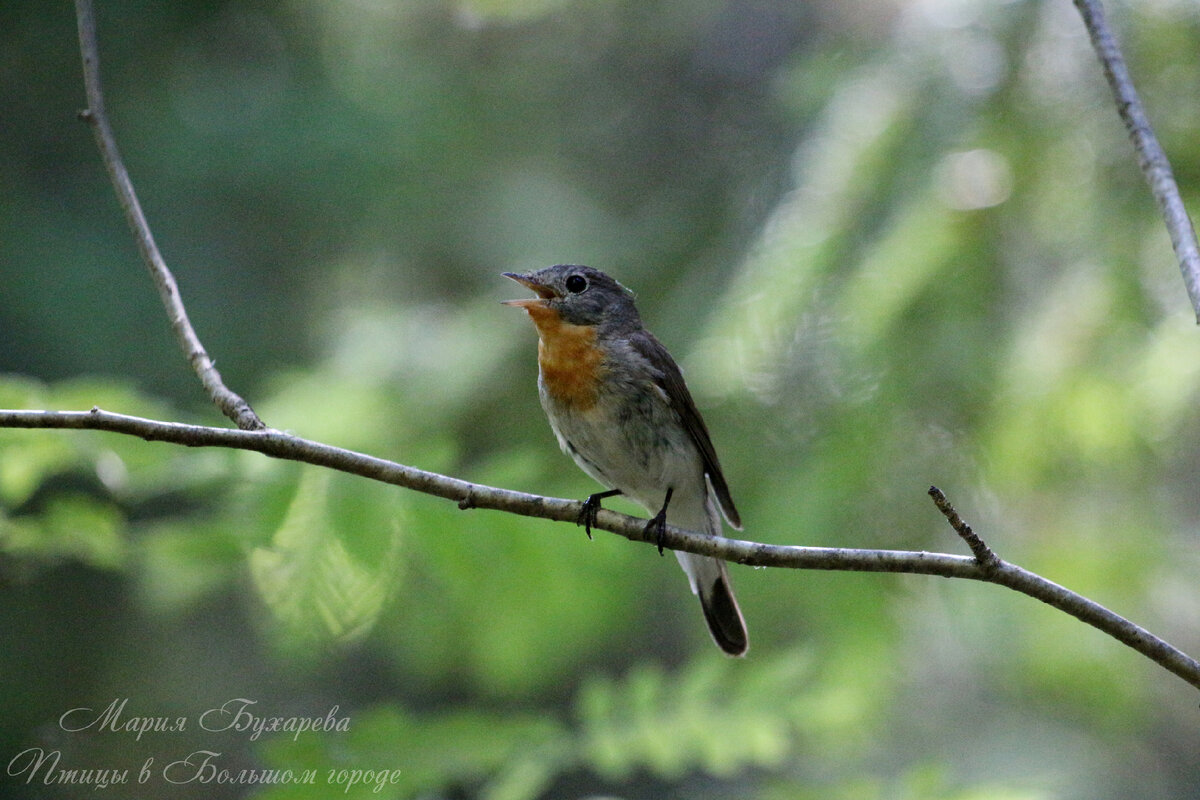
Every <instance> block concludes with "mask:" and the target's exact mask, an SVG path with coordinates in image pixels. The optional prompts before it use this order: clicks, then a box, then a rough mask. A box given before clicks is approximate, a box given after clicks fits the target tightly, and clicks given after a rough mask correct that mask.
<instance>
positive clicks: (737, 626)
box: [675, 550, 750, 656]
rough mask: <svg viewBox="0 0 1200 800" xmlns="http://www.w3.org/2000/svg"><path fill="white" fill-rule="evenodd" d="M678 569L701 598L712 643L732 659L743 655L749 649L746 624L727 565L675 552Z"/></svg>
mask: <svg viewBox="0 0 1200 800" xmlns="http://www.w3.org/2000/svg"><path fill="white" fill-rule="evenodd" d="M675 557H676V558H678V559H679V566H681V567H683V571H684V572H686V573H687V576H688V580H689V581H690V582H691V584H692V591H693V592H695V594H696V596H697V597H699V598H700V607H701V608H702V609H704V621H705V622H707V623H708V632H709V633H711V634H712V638H713V641H714V642H716V643H717V647H720V648H721V649H722V650H724V651H725V652H726V653H727V654H729V655H731V656H744V655H746V651H747V650H748V649H749V648H750V639H749V637H748V635H747V634H746V621H745V619H743V618H742V610H741V609H740V608H738V604H737V598H735V597H734V596H733V585H732V584H731V583H730V582H729V574H728V572H727V571H726V569H725V562H724V561H721V560H720V559H717V558H708V557H707V556H697V555H693V554H692V553H684V552H681V551H678V550H677V551H675Z"/></svg>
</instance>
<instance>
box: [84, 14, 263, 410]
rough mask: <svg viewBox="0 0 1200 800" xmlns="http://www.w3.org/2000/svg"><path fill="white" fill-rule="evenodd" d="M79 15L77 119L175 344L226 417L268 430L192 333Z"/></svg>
mask: <svg viewBox="0 0 1200 800" xmlns="http://www.w3.org/2000/svg"><path fill="white" fill-rule="evenodd" d="M75 15H76V17H77V19H78V22H79V49H80V52H81V54H82V56H83V82H84V87H85V89H86V90H87V101H88V108H87V110H86V111H82V112H80V114H79V116H80V118H81V119H83V120H84V121H86V122H87V123H88V124H90V125H91V126H92V131H93V132H94V133H95V134H96V144H97V145H98V146H99V148H100V155H101V156H102V157H103V158H104V166H105V167H107V168H108V175H109V178H110V179H111V180H112V184H113V188H114V189H115V190H116V192H117V199H118V200H120V202H121V208H122V209H123V210H124V211H125V218H126V220H127V221H128V222H129V227H130V229H131V230H132V231H133V238H134V240H135V241H136V242H137V247H138V251H139V252H140V253H141V255H142V261H144V262H145V264H146V268H147V269H149V270H150V275H151V277H152V278H154V283H155V285H156V286H157V287H158V294H159V297H160V298H161V299H162V302H163V306H165V307H166V310H167V317H168V318H169V319H170V321H171V328H172V329H173V330H174V331H175V339H176V340H177V341H178V342H179V346H180V348H182V349H183V353H184V355H185V356H187V359H188V363H189V364H191V365H192V369H193V370H194V371H195V373H196V375H197V376H198V377H199V378H200V382H201V383H202V384H203V385H204V388H205V390H206V391H207V392H208V394H209V396H210V397H211V398H212V400H213V402H214V403H216V404H217V407H218V408H220V409H221V411H222V412H223V413H224V414H225V416H227V417H229V418H230V419H231V420H233V421H234V422H235V423H237V426H238V427H239V428H241V429H243V430H251V431H253V430H262V429H264V428H266V425H264V424H263V422H262V420H260V419H259V418H258V415H256V414H255V413H254V410H253V409H251V408H250V404H249V403H247V402H246V401H245V400H243V399H242V398H241V397H240V396H238V395H237V394H235V393H234V392H232V391H230V389H229V388H228V387H226V386H225V383H224V381H222V380H221V373H219V372H217V368H216V367H215V366H214V365H213V361H212V359H211V358H209V356H208V351H206V350H205V349H204V345H203V344H201V343H200V338H199V337H198V336H197V335H196V331H195V329H194V328H192V323H191V322H190V321H189V320H188V315H187V309H185V308H184V305H183V300H182V299H181V298H180V296H179V286H178V285H176V283H175V276H174V275H172V274H171V270H170V269H168V268H167V264H166V262H165V261H164V260H163V257H162V254H161V253H160V252H159V250H158V245H156V244H155V243H154V236H153V234H151V232H150V226H149V224H147V222H146V217H145V215H144V214H143V213H142V206H141V203H139V202H138V199H137V193H136V192H134V189H133V182H132V181H131V180H130V179H129V173H128V172H127V171H126V170H125V163H124V162H123V161H122V160H121V154H120V153H119V152H118V150H117V140H116V138H115V137H114V136H113V132H112V128H111V127H110V125H109V122H108V114H107V112H106V111H105V109H104V93H103V91H102V90H101V87H100V56H99V48H98V47H97V45H96V17H95V14H94V12H93V10H92V0H75Z"/></svg>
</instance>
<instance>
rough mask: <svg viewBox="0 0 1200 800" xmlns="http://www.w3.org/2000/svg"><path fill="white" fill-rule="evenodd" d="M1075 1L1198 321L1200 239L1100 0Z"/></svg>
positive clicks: (1199, 319)
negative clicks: (1135, 154) (1169, 239)
mask: <svg viewBox="0 0 1200 800" xmlns="http://www.w3.org/2000/svg"><path fill="white" fill-rule="evenodd" d="M1075 7H1076V8H1077V9H1079V14H1080V16H1081V17H1083V24H1084V25H1085V26H1086V27H1087V30H1088V35H1089V36H1090V37H1091V40H1092V48H1093V49H1094V50H1095V51H1096V55H1098V56H1099V57H1100V64H1101V66H1103V67H1104V76H1105V77H1106V78H1107V79H1108V85H1109V86H1110V87H1111V88H1112V93H1113V98H1114V99H1115V100H1116V102H1117V112H1118V113H1120V115H1121V119H1122V120H1123V121H1124V123H1125V128H1126V130H1128V131H1129V138H1130V139H1131V140H1133V147H1134V150H1136V151H1137V156H1138V166H1140V167H1141V168H1142V174H1143V175H1145V176H1146V182H1147V183H1149V184H1150V191H1151V193H1153V195H1154V199H1155V201H1156V202H1157V203H1158V208H1159V211H1160V212H1161V213H1162V216H1163V222H1165V223H1166V226H1167V232H1168V233H1169V234H1170V235H1171V246H1172V247H1174V248H1175V257H1176V258H1178V259H1179V269H1180V271H1181V272H1182V273H1183V283H1184V286H1186V287H1187V293H1188V297H1189V298H1190V299H1191V301H1192V308H1193V309H1195V311H1196V319H1197V321H1198V322H1200V245H1197V243H1196V231H1195V229H1194V228H1193V227H1192V220H1191V218H1190V217H1188V213H1187V209H1186V208H1184V205H1183V199H1182V198H1181V197H1180V196H1179V186H1178V185H1176V183H1175V175H1174V174H1173V173H1172V172H1171V162H1170V161H1168V160H1167V154H1166V153H1165V152H1164V151H1163V148H1162V145H1160V144H1159V143H1158V137H1157V136H1155V135H1154V128H1153V127H1151V125H1150V120H1149V118H1148V117H1147V116H1146V110H1145V108H1144V107H1143V106H1142V101H1141V98H1140V97H1138V93H1137V89H1135V88H1134V86H1133V78H1131V77H1130V75H1129V69H1128V67H1126V66H1125V59H1124V57H1123V56H1122V55H1121V48H1120V46H1119V45H1118V44H1117V40H1116V38H1115V37H1114V36H1113V34H1112V31H1111V30H1110V29H1109V27H1108V21H1107V20H1106V19H1105V16H1104V7H1103V6H1102V5H1101V4H1100V0H1075Z"/></svg>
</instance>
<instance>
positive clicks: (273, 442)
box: [0, 408, 1200, 688]
mask: <svg viewBox="0 0 1200 800" xmlns="http://www.w3.org/2000/svg"><path fill="white" fill-rule="evenodd" d="M0 428H77V429H80V428H85V429H91V430H98V431H109V432H112V433H122V434H126V435H129V436H138V437H141V438H143V439H145V440H147V441H160V442H171V443H174V444H180V445H186V446H188V447H229V448H236V449H240V450H253V451H255V452H258V453H262V454H264V455H267V456H271V457H272V458H281V459H287V460H291V461H300V462H303V463H306V464H313V465H316V466H320V467H327V468H329V469H335V470H339V471H341V472H347V473H350V474H353V475H360V476H362V477H364V478H370V479H372V480H377V481H381V482H383V483H389V484H393V485H396V486H403V487H405V488H408V489H413V490H415V491H418V492H424V493H425V494H431V495H434V496H436V497H442V498H446V499H448V500H454V501H456V502H458V503H459V505H460V506H461V507H463V508H484V509H493V510H497V511H507V512H510V513H513V514H521V515H523V516H527V517H540V518H542V519H550V520H555V521H558V522H570V523H575V522H577V520H578V519H579V513H580V511H581V509H582V507H583V505H582V503H580V502H578V501H574V500H564V499H561V498H554V497H542V496H539V495H534V494H526V493H524V492H514V491H510V490H507V489H498V488H495V487H492V486H484V485H481V484H477V483H471V482H469V481H464V480H461V479H459V478H452V477H450V476H448V475H439V474H438V473H435V472H426V471H425V470H420V469H416V468H414V467H409V466H405V465H403V464H397V463H394V462H392V461H387V460H384V459H382V458H375V457H373V456H368V455H364V454H362V453H356V452H354V451H352V450H344V449H342V448H340V447H332V446H330V445H327V444H322V443H320V442H314V441H311V440H308V439H302V438H300V437H297V436H291V435H290V434H286V433H282V432H280V431H274V430H266V431H245V430H233V429H230V428H211V427H205V426H200V425H184V424H182V423H178V422H162V421H158V420H152V419H144V418H142V417H131V416H126V415H123V414H113V413H110V412H107V411H101V410H100V409H98V408H93V409H92V410H91V411H5V410H0ZM956 516H957V515H956ZM959 522H961V519H960V520H959ZM592 527H593V528H596V529H600V530H606V531H610V532H612V533H616V534H618V535H620V536H624V537H625V538H627V539H629V540H631V541H635V542H647V543H650V544H655V543H656V542H655V537H654V536H650V537H647V535H646V521H645V520H641V519H637V518H636V517H630V516H626V515H624V514H618V513H616V512H614V511H609V510H607V509H602V510H601V511H600V512H599V513H598V514H597V515H596V520H595V522H594V524H593V525H592ZM662 543H663V544H664V545H665V546H666V547H669V548H671V549H673V550H684V551H687V552H689V553H697V554H699V555H705V556H713V557H714V558H721V559H724V560H726V561H733V562H736V563H738V564H747V565H750V566H756V567H785V568H790V569H821V570H839V571H849V572H904V573H914V574H919V575H940V576H942V577H946V578H967V579H970V580H977V581H986V582H989V583H996V584H999V585H1001V586H1007V587H1008V588H1010V589H1014V590H1016V591H1018V592H1021V593H1022V594H1027V595H1029V596H1030V597H1033V598H1036V599H1038V600H1041V601H1042V602H1044V603H1048V604H1049V605H1051V606H1054V607H1055V608H1057V609H1059V610H1060V611H1064V612H1066V613H1067V614H1070V615H1071V616H1073V617H1075V618H1076V619H1079V620H1081V621H1083V622H1086V623H1087V624H1089V625H1091V626H1093V627H1095V628H1098V629H1099V630H1101V631H1103V632H1104V633H1107V634H1108V635H1109V636H1112V637H1113V638H1115V639H1117V640H1118V641H1120V642H1122V643H1124V644H1126V645H1128V646H1129V647H1132V648H1133V649H1134V650H1136V651H1137V652H1139V653H1141V654H1142V655H1144V656H1146V657H1147V658H1149V659H1150V660H1152V661H1154V662H1155V663H1157V664H1159V665H1160V666H1162V667H1164V668H1165V669H1167V670H1169V671H1170V672H1172V673H1174V674H1175V675H1178V676H1179V677H1180V678H1182V679H1183V680H1185V681H1187V682H1188V683H1189V684H1191V685H1192V686H1195V687H1197V688H1200V662H1197V661H1196V660H1194V659H1192V658H1191V657H1189V656H1188V655H1186V654H1185V653H1183V652H1182V651H1180V650H1178V649H1176V648H1175V647H1173V646H1172V645H1170V644H1168V643H1167V642H1165V641H1163V640H1162V639H1160V638H1158V637H1157V636H1155V635H1154V634H1152V633H1150V632H1149V631H1147V630H1146V629H1144V628H1141V627H1139V626H1137V625H1135V624H1134V623H1132V622H1130V621H1129V620H1127V619H1125V618H1124V617H1121V616H1120V615H1118V614H1115V613H1113V612H1112V611H1110V610H1108V609H1107V608H1105V607H1104V606H1101V605H1100V604H1098V603H1095V602H1093V601H1091V600H1089V599H1087V598H1086V597H1083V596H1081V595H1078V594H1076V593H1074V592H1072V591H1069V590H1067V589H1064V588H1063V587H1062V586H1059V585H1058V584H1056V583H1052V582H1051V581H1048V580H1046V579H1045V578H1042V577H1041V576H1039V575H1035V574H1034V573H1032V572H1029V571H1027V570H1024V569H1021V568H1020V567H1018V566H1015V565H1013V564H1010V563H1008V562H1006V561H1001V560H1000V559H998V558H996V559H995V563H994V564H991V565H989V566H985V565H984V564H983V563H981V560H980V558H979V557H978V556H974V557H968V556H955V555H948V554H943V553H925V552H906V551H899V550H855V549H848V548H840V547H793V546H786V545H770V544H763V543H761V542H748V541H742V540H739V539H725V538H722V537H711V536H705V535H702V534H699V533H694V532H691V531H686V530H683V529H681V528H676V527H674V526H667V529H666V531H665V533H664V534H663V538H662ZM988 552H991V551H990V550H989V551H988ZM994 557H995V555H994V554H993V558H994Z"/></svg>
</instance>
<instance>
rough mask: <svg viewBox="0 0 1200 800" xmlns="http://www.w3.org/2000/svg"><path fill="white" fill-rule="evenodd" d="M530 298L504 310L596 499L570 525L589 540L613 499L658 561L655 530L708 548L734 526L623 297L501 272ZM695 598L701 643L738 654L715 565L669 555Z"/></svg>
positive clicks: (679, 398) (559, 433)
mask: <svg viewBox="0 0 1200 800" xmlns="http://www.w3.org/2000/svg"><path fill="white" fill-rule="evenodd" d="M503 275H504V277H506V278H511V279H512V280H514V281H516V282H517V283H519V284H521V285H522V286H524V287H526V288H528V289H530V290H532V291H533V293H534V294H535V295H536V297H532V298H524V299H520V300H506V301H504V303H505V305H509V306H515V307H517V308H520V309H523V310H524V311H525V312H526V313H527V314H528V315H529V317H530V319H532V321H533V324H534V327H535V328H536V330H537V335H538V348H537V352H538V396H539V399H540V400H541V404H542V408H543V409H544V410H545V412H546V416H547V417H548V418H549V420H550V427H551V428H552V429H553V431H554V435H555V437H556V438H557V439H558V444H559V446H560V447H561V448H562V450H563V451H564V452H565V453H566V454H567V455H569V456H570V457H571V458H572V459H573V460H574V461H575V463H576V464H577V465H578V466H579V467H580V468H581V469H582V470H583V471H584V472H586V473H587V474H588V475H590V476H591V477H592V478H594V479H595V480H596V481H598V482H599V483H601V484H602V485H604V486H605V487H607V491H603V492H597V493H595V494H592V495H590V496H588V498H587V499H586V500H585V501H584V503H583V507H582V511H581V512H580V514H579V524H581V525H583V526H584V529H585V531H586V533H587V535H588V537H589V538H590V537H591V526H592V525H593V524H594V523H595V520H596V513H597V511H598V510H599V509H600V507H601V501H602V500H604V499H605V498H608V497H613V496H615V495H618V494H620V495H624V496H626V497H628V498H629V499H631V500H633V501H634V502H636V503H637V504H639V505H640V506H642V507H643V508H644V509H646V513H647V514H650V515H653V516H652V518H651V519H650V521H649V522H648V523H647V525H646V534H647V535H648V536H649V535H651V534H653V535H655V538H656V540H657V542H658V548H659V553H660V554H661V553H662V549H663V548H662V536H663V533H664V531H665V526H666V524H668V523H669V524H671V525H675V526H677V527H680V528H685V529H688V530H692V531H698V532H700V533H703V534H706V535H708V536H720V535H721V532H722V526H721V518H722V516H723V517H724V518H725V521H726V522H728V523H729V525H730V526H731V527H733V528H734V529H736V530H741V527H742V521H741V517H740V515H739V514H738V511H737V508H736V507H735V506H734V504H733V498H732V496H731V495H730V492H729V485H728V484H727V483H726V481H725V476H724V474H723V473H722V472H721V464H720V462H719V461H718V460H717V452H716V449H715V448H714V447H713V443H712V438H711V437H710V436H709V433H708V428H707V426H706V425H705V424H704V419H703V418H702V417H701V416H700V412H699V410H698V409H697V408H696V403H695V401H694V400H693V399H692V395H691V392H689V391H688V388H687V384H686V383H684V379H683V373H682V372H681V370H680V369H679V365H678V364H676V363H675V359H673V358H671V354H670V353H669V352H667V348H666V347H664V346H663V344H662V343H661V342H660V341H659V340H658V339H656V338H655V337H654V335H653V334H651V333H650V332H649V331H648V330H646V328H645V326H644V325H643V324H642V319H641V316H640V315H639V314H638V311H637V307H636V306H635V304H634V296H633V293H632V292H631V291H629V290H628V289H626V288H625V287H624V286H622V285H621V284H620V283H618V282H617V281H616V280H615V279H613V278H612V277H610V276H609V275H607V274H606V273H604V272H601V271H600V270H598V269H595V268H592V267H586V266H581V265H577V264H558V265H555V266H552V267H546V268H545V269H541V270H536V271H531V272H526V273H516V272H505V273H503ZM675 556H676V558H677V559H678V560H679V565H680V566H681V567H682V568H683V571H684V572H685V573H686V574H687V577H688V582H689V583H690V585H691V589H692V592H693V593H694V594H695V595H696V596H697V597H699V598H700V606H701V608H702V609H703V611H704V619H705V622H706V623H707V624H708V630H709V633H710V634H711V635H712V638H713V641H714V642H716V644H717V646H718V647H720V648H721V650H722V651H724V652H725V653H726V654H728V655H731V656H744V655H745V654H746V652H747V650H748V648H749V637H748V635H747V631H746V622H745V619H744V618H743V616H742V611H741V609H740V608H739V606H738V602H737V599H736V598H735V596H734V593H733V586H732V584H731V583H730V580H729V574H728V569H727V567H726V564H725V562H724V561H723V560H720V559H716V558H710V557H707V556H700V555H695V554H693V553H685V552H682V551H676V552H675Z"/></svg>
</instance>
